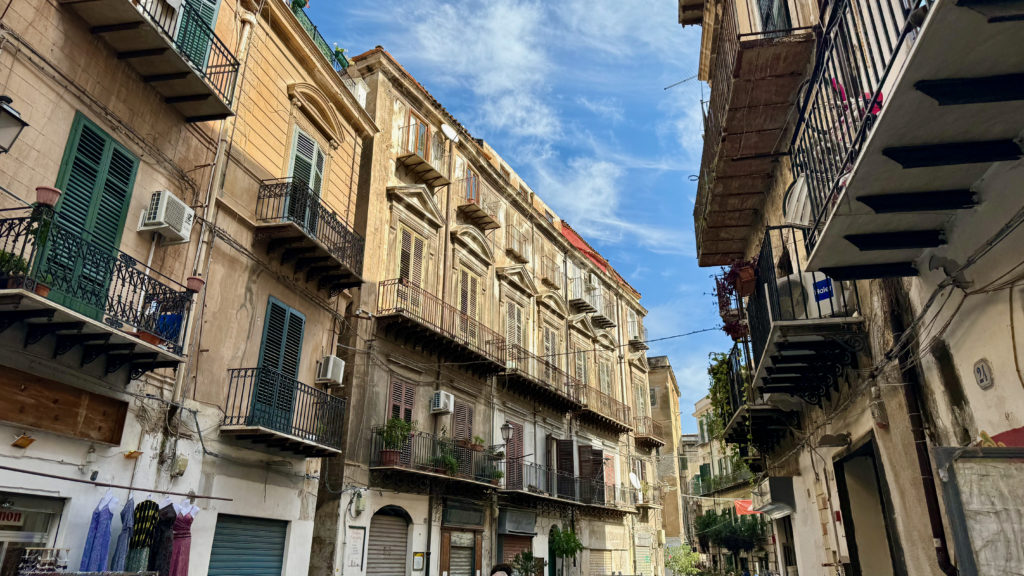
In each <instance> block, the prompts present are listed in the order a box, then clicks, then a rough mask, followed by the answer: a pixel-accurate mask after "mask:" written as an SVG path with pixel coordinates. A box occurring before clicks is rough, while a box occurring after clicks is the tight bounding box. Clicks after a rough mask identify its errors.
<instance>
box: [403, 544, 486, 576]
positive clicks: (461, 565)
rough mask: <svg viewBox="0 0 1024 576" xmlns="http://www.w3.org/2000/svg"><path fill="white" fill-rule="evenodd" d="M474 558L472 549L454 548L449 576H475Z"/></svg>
mask: <svg viewBox="0 0 1024 576" xmlns="http://www.w3.org/2000/svg"><path fill="white" fill-rule="evenodd" d="M473 556H474V554H473V549H472V548H461V547H456V546H452V555H451V566H450V568H449V571H448V576H474V575H475V571H474V569H473V568H474V567H473V560H474V558H473ZM392 576H393V575H392Z"/></svg>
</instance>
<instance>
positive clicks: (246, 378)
mask: <svg viewBox="0 0 1024 576" xmlns="http://www.w3.org/2000/svg"><path fill="white" fill-rule="evenodd" d="M228 374H229V377H228V395H227V401H226V402H225V406H224V426H229V427H230V426H238V427H245V428H262V429H266V430H271V431H274V432H277V433H280V434H282V435H284V436H290V437H294V438H297V439H299V440H301V441H305V442H311V443H313V444H318V445H321V446H327V447H329V448H333V449H335V450H341V449H342V433H343V431H344V422H345V404H346V401H345V399H344V398H340V397H338V396H333V395H331V394H329V393H327V392H325V391H323V390H319V389H317V388H314V387H313V386H309V385H308V384H303V383H302V382H299V381H297V380H295V379H293V378H290V377H288V376H286V375H284V374H281V373H280V372H278V371H277V370H272V369H270V368H236V369H233V370H229V372H228Z"/></svg>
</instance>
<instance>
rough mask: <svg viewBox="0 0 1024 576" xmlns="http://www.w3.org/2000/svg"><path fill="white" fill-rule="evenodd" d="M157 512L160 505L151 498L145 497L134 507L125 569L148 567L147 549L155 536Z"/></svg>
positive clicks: (130, 570)
mask: <svg viewBox="0 0 1024 576" xmlns="http://www.w3.org/2000/svg"><path fill="white" fill-rule="evenodd" d="M159 513H160V506H159V505H158V504H157V503H156V501H154V500H153V499H152V498H147V499H146V500H144V501H142V502H140V503H139V505H138V506H136V507H135V515H134V518H133V520H132V537H131V540H129V541H128V560H127V561H126V562H125V569H126V571H128V572H141V571H143V570H146V569H147V568H148V567H149V550H150V547H152V546H153V538H154V537H155V536H156V518H157V515H158V514H159Z"/></svg>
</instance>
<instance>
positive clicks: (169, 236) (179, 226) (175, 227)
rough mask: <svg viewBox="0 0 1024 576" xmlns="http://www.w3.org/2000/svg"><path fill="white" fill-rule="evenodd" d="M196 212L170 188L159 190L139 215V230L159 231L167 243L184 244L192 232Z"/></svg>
mask: <svg viewBox="0 0 1024 576" xmlns="http://www.w3.org/2000/svg"><path fill="white" fill-rule="evenodd" d="M195 217H196V213H195V211H194V210H192V208H190V207H189V206H188V204H185V202H184V201H183V200H181V199H180V198H178V197H177V196H175V195H174V194H171V192H170V191H169V190H157V191H156V192H153V195H152V196H151V197H150V199H149V206H147V207H146V209H145V210H144V211H143V212H142V214H141V215H140V216H139V232H157V233H159V234H160V235H161V236H163V237H164V238H165V239H166V240H167V242H166V243H167V244H184V243H186V242H188V241H189V236H190V235H191V234H192V224H193V222H194V221H195Z"/></svg>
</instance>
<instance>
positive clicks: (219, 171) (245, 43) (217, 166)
mask: <svg viewBox="0 0 1024 576" xmlns="http://www.w3.org/2000/svg"><path fill="white" fill-rule="evenodd" d="M261 8H262V5H261ZM239 19H240V20H241V22H242V29H241V34H240V36H241V37H240V39H239V42H238V61H239V63H240V65H239V73H238V74H237V75H236V76H235V85H234V86H233V87H232V91H231V93H232V94H234V95H235V101H234V104H235V106H236V108H237V105H238V88H239V86H240V85H241V83H242V76H243V75H244V73H245V72H244V68H243V67H242V64H241V63H244V62H246V61H247V60H248V54H249V39H250V37H251V35H252V29H253V27H254V26H255V25H256V15H255V14H253V13H252V12H249V11H247V10H242V9H239ZM235 118H236V117H235V116H231V117H229V118H225V119H224V120H221V122H220V129H219V130H218V135H219V136H218V138H217V151H216V152H215V153H214V156H213V169H212V170H211V172H210V181H209V183H208V185H207V187H206V199H205V200H204V202H203V219H202V221H201V222H200V228H199V243H198V245H197V246H196V252H195V256H194V257H193V259H192V276H197V275H198V274H199V264H200V262H202V261H203V260H205V259H206V258H207V256H208V253H209V247H210V245H211V244H212V242H213V241H212V239H211V240H210V242H204V238H206V232H207V227H208V222H210V221H211V220H213V219H214V218H212V217H211V216H210V214H211V211H212V202H213V189H214V186H215V184H216V183H217V182H220V181H221V179H222V178H223V177H224V170H225V169H226V167H227V162H226V160H225V159H226V156H227V155H226V154H225V148H226V147H227V146H228V145H230V139H225V138H224V135H225V134H226V133H227V132H228V131H229V130H230V132H231V134H232V137H233V136H234V128H235ZM214 212H215V211H214ZM204 296H205V293H204ZM203 300H204V298H193V300H192V304H193V312H194V313H193V315H192V321H191V322H189V323H187V324H186V325H185V336H184V339H183V340H182V342H183V343H184V346H186V347H187V346H188V343H189V342H190V341H191V339H192V334H193V332H195V330H196V326H199V325H200V323H201V322H202V316H203V310H202V308H201V307H197V306H196V302H197V301H198V302H202V301H203ZM197 308H198V309H197ZM196 346H198V342H197V343H196V345H195V346H193V349H192V350H189V351H188V363H187V365H186V369H185V370H178V371H177V374H176V376H175V379H174V392H173V393H172V395H171V401H172V402H178V401H184V397H183V396H184V388H185V378H186V377H187V376H188V374H189V373H190V372H191V368H192V366H193V360H194V356H195V348H196Z"/></svg>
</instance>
